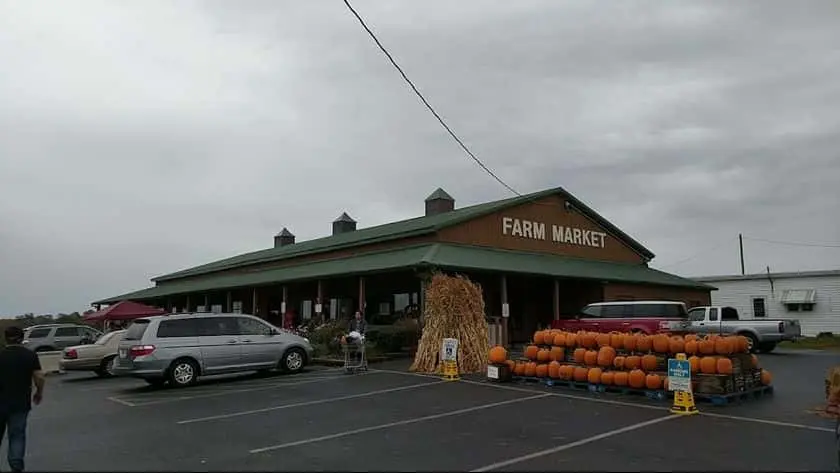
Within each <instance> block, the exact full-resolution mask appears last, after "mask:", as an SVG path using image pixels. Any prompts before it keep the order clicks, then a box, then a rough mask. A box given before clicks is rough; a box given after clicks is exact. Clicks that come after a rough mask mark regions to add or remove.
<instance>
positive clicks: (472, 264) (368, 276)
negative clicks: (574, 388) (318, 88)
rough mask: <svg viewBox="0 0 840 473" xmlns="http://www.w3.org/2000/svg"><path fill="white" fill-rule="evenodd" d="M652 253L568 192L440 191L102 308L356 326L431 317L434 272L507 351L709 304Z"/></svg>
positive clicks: (163, 280)
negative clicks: (627, 313)
mask: <svg viewBox="0 0 840 473" xmlns="http://www.w3.org/2000/svg"><path fill="white" fill-rule="evenodd" d="M653 257H654V255H653V253H652V252H651V251H650V250H648V249H647V248H645V247H644V246H642V245H641V244H640V243H639V242H637V241H635V240H634V239H633V238H631V237H630V236H628V235H627V234H625V233H624V232H622V231H621V230H620V229H618V228H617V227H615V226H614V225H612V224H611V223H610V222H608V221H607V220H606V219H604V218H603V217H601V216H600V215H598V214H597V213H596V212H595V211H594V210H592V209H591V208H589V207H588V206H586V205H585V204H584V203H583V202H581V201H579V200H578V199H576V198H575V197H574V196H572V195H571V194H569V193H568V192H566V191H565V190H564V189H562V188H555V189H549V190H545V191H541V192H536V193H533V194H528V195H524V196H519V197H513V198H509V199H504V200H499V201H495V202H488V203H484V204H479V205H473V206H469V207H464V208H457V209H456V208H455V201H454V199H453V198H452V197H451V196H450V195H449V194H447V193H446V192H445V191H443V190H442V189H437V190H436V191H435V192H434V193H432V195H430V196H429V197H428V198H427V199H426V200H425V215H424V216H422V217H417V218H412V219H408V220H403V221H399V222H394V223H389V224H385V225H379V226H375V227H369V228H357V227H356V222H355V221H354V220H353V219H352V218H350V216H349V215H348V214H347V213H342V214H341V216H340V217H339V218H338V219H336V220H335V221H334V222H332V235H330V236H327V237H324V238H318V239H314V240H309V241H303V242H296V241H295V236H294V235H293V234H292V233H291V232H290V231H289V230H287V229H285V228H284V229H283V231H281V232H280V233H279V234H278V235H277V236H275V237H274V246H273V247H272V248H268V249H265V250H260V251H256V252H252V253H246V254H242V255H239V256H234V257H232V258H227V259H223V260H220V261H215V262H212V263H208V264H204V265H201V266H196V267H193V268H189V269H184V270H182V271H178V272H175V273H171V274H166V275H163V276H158V277H156V278H154V279H153V280H152V281H153V282H154V283H155V285H154V286H153V287H150V288H147V289H143V290H140V291H136V292H131V293H128V294H122V295H119V296H114V297H110V298H106V299H102V300H99V301H96V302H94V303H93V304H94V305H95V306H100V305H103V304H114V303H116V302H119V301H122V300H133V301H139V302H145V303H148V304H152V305H155V306H158V307H163V308H165V309H167V310H169V311H173V312H183V311H210V312H222V311H224V312H245V313H251V314H254V315H257V316H260V317H263V318H265V319H267V320H269V321H271V322H272V323H275V324H278V325H279V324H281V323H282V315H281V314H285V313H286V312H287V311H291V312H293V313H294V314H296V317H297V319H298V322H300V321H301V320H306V319H311V318H312V317H323V318H324V319H339V318H346V317H349V316H350V315H351V314H352V313H353V312H355V311H356V310H357V309H360V308H361V309H362V310H364V312H365V314H366V317H367V319H368V320H369V321H373V322H374V323H387V320H393V318H395V317H398V316H400V315H402V314H403V313H405V312H411V311H422V305H423V300H422V299H423V297H422V294H423V286H424V284H425V281H426V280H427V278H428V276H429V275H430V274H431V273H432V272H433V271H435V270H440V271H446V272H457V273H461V274H465V275H467V276H468V277H470V278H471V279H472V280H474V281H476V282H478V283H479V284H481V286H482V289H483V291H484V298H485V306H486V312H487V315H488V317H489V318H490V320H491V322H492V328H493V331H494V333H495V335H493V337H494V338H496V339H497V340H499V341H503V342H506V343H511V342H513V343H515V342H520V341H524V340H526V339H528V338H529V336H530V334H532V333H533V332H534V330H535V329H536V328H537V326H539V325H547V324H550V323H551V321H552V320H554V319H559V318H560V317H562V316H563V314H575V313H577V312H578V311H579V309H580V308H581V307H583V306H584V305H586V304H588V303H591V302H599V301H614V300H633V299H660V300H677V301H683V302H685V303H686V304H687V305H689V306H695V305H707V304H709V303H710V291H711V290H712V289H713V288H712V287H711V286H708V285H706V284H704V283H701V282H696V281H692V280H689V279H684V278H681V277H678V276H675V275H672V274H668V273H664V272H661V271H657V270H654V269H652V268H649V267H648V263H649V262H650V260H651V259H652V258H653Z"/></svg>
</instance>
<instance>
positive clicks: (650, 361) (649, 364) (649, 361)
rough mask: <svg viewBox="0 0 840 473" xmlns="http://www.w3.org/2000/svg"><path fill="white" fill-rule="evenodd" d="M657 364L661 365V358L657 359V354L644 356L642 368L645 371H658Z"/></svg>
mask: <svg viewBox="0 0 840 473" xmlns="http://www.w3.org/2000/svg"><path fill="white" fill-rule="evenodd" d="M657 365H659V360H657V359H656V355H644V356H642V369H643V370H644V371H656V366H657Z"/></svg>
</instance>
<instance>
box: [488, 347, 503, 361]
mask: <svg viewBox="0 0 840 473" xmlns="http://www.w3.org/2000/svg"><path fill="white" fill-rule="evenodd" d="M488 358H489V359H490V363H495V364H501V363H504V362H505V360H507V350H505V347H503V346H500V345H496V346H495V347H493V348H491V349H490V356H489V357H488Z"/></svg>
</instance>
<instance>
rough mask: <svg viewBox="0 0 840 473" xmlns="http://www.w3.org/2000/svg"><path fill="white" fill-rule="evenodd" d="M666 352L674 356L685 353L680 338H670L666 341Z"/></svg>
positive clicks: (682, 340)
mask: <svg viewBox="0 0 840 473" xmlns="http://www.w3.org/2000/svg"><path fill="white" fill-rule="evenodd" d="M668 351H669V352H671V353H673V354H675V355H676V354H677V353H685V340H684V339H683V338H682V337H676V336H674V337H671V338H670V339H669V340H668Z"/></svg>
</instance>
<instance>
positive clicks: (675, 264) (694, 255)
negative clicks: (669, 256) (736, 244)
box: [659, 237, 738, 269]
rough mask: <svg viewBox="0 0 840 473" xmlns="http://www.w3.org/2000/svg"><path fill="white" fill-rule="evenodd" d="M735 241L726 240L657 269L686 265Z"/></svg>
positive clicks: (731, 239)
mask: <svg viewBox="0 0 840 473" xmlns="http://www.w3.org/2000/svg"><path fill="white" fill-rule="evenodd" d="M737 239H738V237H734V238H729V239H727V240H725V241H722V242H720V243H718V244H717V245H715V246H712V247H709V248H706V249H704V250H702V251H699V252H697V253H695V254H693V255H691V256H689V257H688V258H685V259H682V260H679V261H676V262H674V263H671V264H666V265H664V266H660V267H659V269H665V268H671V267H674V266H678V265H681V264H683V263H687V262H689V261H691V260H693V259H694V258H697V257H698V256H702V255H705V254H706V253H708V252H710V251H714V250H717V249H718V248H720V247H721V246H723V245H725V244H727V243H731V242H733V241H734V240H737Z"/></svg>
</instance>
